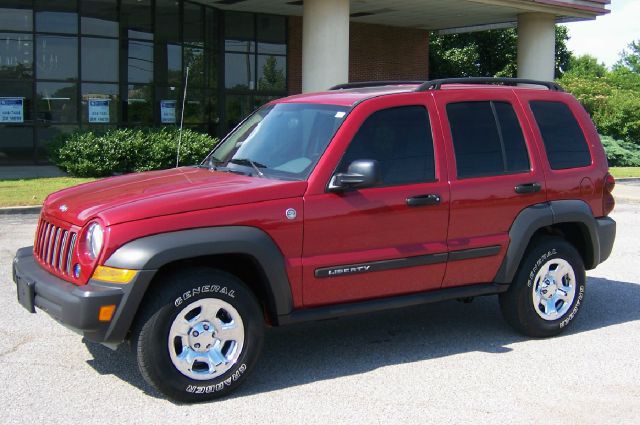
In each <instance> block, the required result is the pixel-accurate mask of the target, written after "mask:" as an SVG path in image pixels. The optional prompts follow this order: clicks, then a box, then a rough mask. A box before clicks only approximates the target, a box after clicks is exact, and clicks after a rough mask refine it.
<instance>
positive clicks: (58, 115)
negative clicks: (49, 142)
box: [37, 82, 77, 125]
mask: <svg viewBox="0 0 640 425" xmlns="http://www.w3.org/2000/svg"><path fill="white" fill-rule="evenodd" d="M76 93H77V86H76V85H75V84H71V83H45V82H39V83H38V85H37V96H38V105H37V107H38V120H39V121H40V123H41V124H44V125H48V124H49V123H52V122H54V123H55V122H76V120H77V114H76V104H77V95H76Z"/></svg>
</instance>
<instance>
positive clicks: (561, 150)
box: [529, 101, 591, 170]
mask: <svg viewBox="0 0 640 425" xmlns="http://www.w3.org/2000/svg"><path fill="white" fill-rule="evenodd" d="M529 105H530V107H531V111H532V112H533V116H534V117H535V119H536V122H537V124H538V128H539V129H540V134H541V135H542V141H543V142H544V147H545V150H546V152H547V158H548V159H549V165H550V166H551V168H552V169H553V170H564V169H568V168H577V167H586V166H588V165H590V164H591V153H590V152H589V146H588V145H587V140H586V139H585V137H584V134H583V133H582V129H581V128H580V125H579V124H578V121H576V118H575V116H574V115H573V113H572V112H571V109H569V107H568V106H567V105H565V104H564V103H562V102H552V101H531V102H530V103H529Z"/></svg>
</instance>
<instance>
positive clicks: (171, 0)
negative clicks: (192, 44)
mask: <svg viewBox="0 0 640 425" xmlns="http://www.w3.org/2000/svg"><path fill="white" fill-rule="evenodd" d="M179 16H180V3H179V2H177V1H176V0H156V41H157V42H158V43H167V42H173V43H179V42H180V19H177V18H178V17H179Z"/></svg>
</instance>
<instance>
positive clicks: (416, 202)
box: [407, 193, 440, 207]
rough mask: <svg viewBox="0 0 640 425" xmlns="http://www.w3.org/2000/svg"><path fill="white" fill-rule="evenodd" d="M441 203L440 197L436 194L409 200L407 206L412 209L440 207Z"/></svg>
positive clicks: (418, 196)
mask: <svg viewBox="0 0 640 425" xmlns="http://www.w3.org/2000/svg"><path fill="white" fill-rule="evenodd" d="M439 203H440V196H439V195H436V194H435V193H431V194H429V195H417V196H412V197H411V198H407V205H408V206H410V207H420V206H424V205H438V204H439Z"/></svg>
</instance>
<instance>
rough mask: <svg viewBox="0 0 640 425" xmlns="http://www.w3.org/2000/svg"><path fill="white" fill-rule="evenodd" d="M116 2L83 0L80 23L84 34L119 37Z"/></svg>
mask: <svg viewBox="0 0 640 425" xmlns="http://www.w3.org/2000/svg"><path fill="white" fill-rule="evenodd" d="M116 3H117V2H116V0H83V1H82V2H81V3H80V7H81V12H82V13H81V15H82V17H81V18H80V19H81V22H80V27H81V31H82V33H83V34H90V35H103V36H106V37H117V36H118V9H117V4H116Z"/></svg>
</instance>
